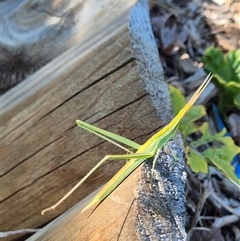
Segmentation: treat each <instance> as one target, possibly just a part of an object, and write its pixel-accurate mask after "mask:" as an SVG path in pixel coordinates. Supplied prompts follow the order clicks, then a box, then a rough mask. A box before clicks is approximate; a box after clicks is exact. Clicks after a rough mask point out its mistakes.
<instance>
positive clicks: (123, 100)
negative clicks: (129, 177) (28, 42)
mask: <svg viewBox="0 0 240 241" xmlns="http://www.w3.org/2000/svg"><path fill="white" fill-rule="evenodd" d="M127 18H128V14H127V13H126V14H125V15H123V16H121V17H119V19H117V20H116V21H115V22H114V25H111V26H109V28H106V29H105V30H104V31H102V32H99V33H98V35H96V36H95V37H94V38H92V39H90V40H89V41H87V42H84V43H82V44H79V46H77V47H75V48H74V49H71V50H69V51H67V52H66V53H65V54H64V55H62V56H60V57H58V58H57V59H55V60H54V61H52V62H51V63H49V64H48V65H46V66H45V67H43V68H42V69H41V70H40V71H38V72H37V73H35V74H34V75H32V76H31V77H30V78H28V79H27V80H25V81H24V83H22V84H20V85H19V86H17V87H16V88H15V89H13V90H12V91H9V92H8V93H6V94H5V95H4V96H3V100H4V101H3V115H2V124H3V132H2V137H3V139H2V163H1V164H2V168H1V175H2V180H1V182H2V195H1V201H2V202H3V204H2V205H3V207H4V208H3V209H2V213H1V215H2V218H3V220H4V223H3V225H2V230H3V231H7V230H14V229H21V228H26V227H30V228H35V227H39V226H42V225H43V224H44V223H47V222H49V221H50V220H52V219H53V218H55V217H57V216H58V215H59V214H60V213H62V212H64V211H65V210H67V209H68V208H69V207H71V206H72V205H73V204H75V203H76V202H77V201H79V200H81V199H82V198H83V197H85V196H86V195H88V194H89V193H91V192H92V191H93V190H94V189H96V188H98V187H99V186H101V185H102V184H103V183H105V182H106V181H107V180H109V179H110V177H111V176H112V175H113V174H114V173H115V172H116V170H117V169H119V167H120V166H121V165H122V164H123V163H122V162H119V161H116V162H110V163H109V164H107V165H104V167H103V168H101V169H100V170H99V171H97V172H96V173H95V174H94V175H93V176H92V178H91V179H90V180H89V181H88V182H86V183H85V184H84V185H83V186H82V188H81V189H79V190H78V191H77V192H76V193H75V194H74V195H73V196H72V197H71V198H70V199H68V200H67V201H66V202H65V203H63V205H61V206H60V207H59V208H58V209H57V210H56V211H54V212H51V213H49V214H47V215H45V216H41V215H40V212H41V210H42V209H44V208H46V207H48V206H50V205H52V204H53V203H54V202H55V201H56V200H58V199H59V198H60V197H61V196H62V195H64V194H65V193H66V192H67V191H68V190H69V189H70V188H71V187H72V186H73V185H74V184H75V183H76V182H77V181H78V180H79V179H81V177H83V176H84V175H85V174H86V173H87V172H88V171H89V169H90V168H91V167H93V166H94V165H95V164H96V163H97V162H98V161H99V160H100V159H101V158H102V157H103V156H104V155H105V154H110V153H112V154H114V153H119V150H117V149H116V148H115V147H114V146H112V145H110V144H109V143H105V142H103V141H102V140H101V139H100V140H99V138H98V137H95V136H91V134H89V133H86V132H85V131H83V130H80V129H79V128H78V127H76V125H75V120H76V119H77V118H79V119H82V120H85V121H88V122H89V123H94V124H96V125H98V126H100V127H101V128H104V129H108V130H109V131H113V132H116V133H118V134H120V135H124V136H126V137H128V138H130V139H133V140H136V141H138V142H140V143H141V142H142V141H143V140H146V138H147V137H148V136H149V135H150V134H151V133H152V131H154V130H156V129H158V128H159V126H160V123H159V121H158V118H157V115H156V113H155V111H154V108H153V107H152V105H151V103H150V100H149V97H148V96H147V94H146V91H145V90H144V85H143V83H142V81H141V79H140V77H139V74H138V70H137V67H136V63H135V61H134V59H133V56H132V54H131V51H130V41H129V36H128V28H127V24H128V21H127ZM35 84H36V85H38V84H39V85H40V87H39V88H36V87H35V86H34V85H35ZM28 86H29V88H27V87H28ZM26 90H28V93H27V94H26V95H23V94H20V93H23V92H24V91H26ZM15 93H16V95H15ZM17 97H18V98H17ZM14 98H17V100H16V101H14ZM120 152H121V151H120ZM99 153H101V154H99ZM14 180H15V181H14ZM19 205H20V206H19Z"/></svg>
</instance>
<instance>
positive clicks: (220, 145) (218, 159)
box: [191, 122, 240, 185]
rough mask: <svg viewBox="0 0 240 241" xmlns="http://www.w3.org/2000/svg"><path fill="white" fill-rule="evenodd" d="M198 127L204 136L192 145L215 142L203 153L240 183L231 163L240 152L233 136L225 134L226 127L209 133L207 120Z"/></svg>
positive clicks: (213, 163) (223, 171) (230, 177)
mask: <svg viewBox="0 0 240 241" xmlns="http://www.w3.org/2000/svg"><path fill="white" fill-rule="evenodd" d="M197 129H198V131H199V132H201V133H202V137H201V138H200V139H199V140H197V141H193V142H191V145H192V146H194V147H195V148H197V147H198V146H200V145H204V144H208V145H209V144H210V143H215V145H213V146H212V145H209V147H208V148H207V149H206V150H205V151H203V152H202V153H201V154H202V155H203V156H204V157H205V158H207V159H208V160H209V161H210V162H211V164H212V165H213V166H215V167H216V168H217V169H219V170H220V171H221V172H222V173H223V174H225V176H226V177H227V178H228V179H229V180H230V181H231V182H233V183H235V184H236V185H240V180H239V179H238V178H237V176H236V174H235V173H234V168H233V167H232V165H231V161H232V159H233V157H234V156H235V155H237V154H238V153H240V147H238V146H236V145H235V143H234V142H233V139H232V138H231V137H229V136H225V133H226V129H223V130H222V131H221V132H219V133H216V134H214V135H212V134H210V133H209V130H208V123H206V122H205V123H204V124H203V125H202V126H200V127H198V128H197ZM216 142H217V143H216Z"/></svg>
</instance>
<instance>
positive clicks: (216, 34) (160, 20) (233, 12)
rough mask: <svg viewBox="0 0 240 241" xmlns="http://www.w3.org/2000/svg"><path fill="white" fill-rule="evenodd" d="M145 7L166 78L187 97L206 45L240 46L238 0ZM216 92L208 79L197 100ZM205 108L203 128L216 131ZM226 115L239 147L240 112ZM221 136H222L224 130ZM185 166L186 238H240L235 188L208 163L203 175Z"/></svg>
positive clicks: (199, 77)
mask: <svg viewBox="0 0 240 241" xmlns="http://www.w3.org/2000/svg"><path fill="white" fill-rule="evenodd" d="M150 9H151V13H150V14H151V23H152V29H153V32H154V35H155V39H156V43H157V47H158V49H159V52H160V59H161V63H162V66H163V68H164V72H165V78H166V81H167V82H169V83H171V84H173V85H175V86H177V88H179V89H180V90H181V91H182V92H183V93H184V94H185V95H186V96H191V93H192V92H193V91H194V90H195V89H196V88H197V87H198V86H199V85H200V84H201V82H202V81H203V80H204V78H205V77H206V73H205V72H204V70H203V63H202V57H203V54H204V52H205V50H206V49H207V47H209V46H215V47H218V48H220V49H221V50H222V51H223V52H224V53H226V52H228V51H230V50H233V49H239V48H240V17H239V12H240V4H239V1H238V0H232V1H231V0H228V1H227V0H226V1H221V0H215V1H180V0H179V1H177V0H175V1H174V0H165V1H163V0H155V1H153V2H151V3H150ZM217 95H218V91H217V89H216V88H215V86H214V85H213V84H210V85H209V86H208V87H207V89H206V91H205V92H204V93H203V95H202V98H199V101H198V104H203V105H205V106H206V108H208V107H209V106H210V105H211V104H212V103H213V102H215V101H216V100H217ZM187 98H188V97H187ZM207 113H208V115H207V117H205V120H207V122H208V126H209V127H208V129H209V130H210V132H211V133H212V135H213V136H214V135H215V136H216V135H218V134H216V133H218V132H219V130H218V128H217V127H216V125H215V123H214V119H213V115H212V113H211V111H209V110H208V111H207ZM226 120H227V121H226V125H227V127H228V131H229V132H230V133H231V136H232V139H233V140H234V141H235V144H236V145H238V146H240V112H239V111H238V110H233V111H231V112H230V113H229V114H228V116H227V118H226ZM205 127H206V125H205ZM205 127H204V128H205ZM205 131H206V130H205ZM221 138H222V139H221V140H224V139H223V135H221ZM207 154H208V153H207ZM219 155H220V154H219V153H218V158H219ZM223 165H224V164H223ZM186 171H187V174H188V179H187V183H186V209H187V223H186V231H187V232H188V240H196V241H198V240H209V241H213V240H218V241H221V240H227V241H228V240H229V241H230V240H231V241H232V240H240V190H239V188H238V187H237V186H235V185H233V184H232V183H231V182H230V181H229V180H228V179H227V178H226V177H225V176H223V175H222V173H221V172H219V171H218V170H217V169H214V168H212V167H209V170H208V173H207V174H204V173H200V174H196V173H193V172H192V170H191V169H190V168H189V167H188V166H187V167H186Z"/></svg>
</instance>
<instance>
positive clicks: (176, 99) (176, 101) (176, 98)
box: [168, 85, 186, 116]
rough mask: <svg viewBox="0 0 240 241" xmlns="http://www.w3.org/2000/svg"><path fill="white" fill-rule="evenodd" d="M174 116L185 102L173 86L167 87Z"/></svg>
mask: <svg viewBox="0 0 240 241" xmlns="http://www.w3.org/2000/svg"><path fill="white" fill-rule="evenodd" d="M168 88H169V91H170V97H171V101H172V108H173V113H174V116H176V115H177V114H178V112H179V111H180V110H181V109H182V108H183V107H184V106H185V104H186V100H185V98H184V96H183V95H182V93H181V91H180V90H179V89H177V88H176V87H174V86H173V85H168Z"/></svg>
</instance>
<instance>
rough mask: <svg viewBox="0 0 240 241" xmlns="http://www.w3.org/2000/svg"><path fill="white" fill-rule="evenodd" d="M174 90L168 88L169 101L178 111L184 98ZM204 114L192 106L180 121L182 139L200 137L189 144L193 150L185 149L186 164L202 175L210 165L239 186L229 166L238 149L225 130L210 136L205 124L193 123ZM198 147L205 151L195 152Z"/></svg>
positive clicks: (201, 110) (239, 183)
mask: <svg viewBox="0 0 240 241" xmlns="http://www.w3.org/2000/svg"><path fill="white" fill-rule="evenodd" d="M175 89H176V88H175V87H171V88H170V91H171V100H172V106H173V109H177V110H178V108H181V106H180V107H179V103H180V104H181V103H183V98H184V97H183V96H182V94H181V92H180V91H179V90H178V91H176V90H175ZM173 96H174V98H173ZM178 100H179V101H178ZM205 114H206V112H205V109H204V107H203V106H193V107H192V108H191V109H190V110H189V112H188V113H187V115H186V116H185V117H184V118H183V120H182V121H181V125H180V127H179V130H180V132H181V134H182V135H183V138H184V139H185V138H186V137H187V136H188V135H189V134H192V133H195V132H198V133H201V135H202V136H201V137H200V138H199V139H198V140H196V141H192V142H191V143H190V145H191V146H192V147H193V148H190V147H186V158H187V163H188V165H189V166H190V167H191V169H192V170H193V171H194V172H203V173H206V172H207V171H208V164H210V165H212V166H214V167H216V168H217V169H219V170H220V171H221V172H222V173H223V174H224V175H225V176H226V177H227V178H228V179H229V180H230V181H232V182H233V183H235V184H236V185H240V180H239V179H238V178H237V176H236V174H235V173H234V168H233V167H232V165H231V161H232V159H233V157H234V156H235V155H236V154H238V153H240V147H238V146H236V145H235V143H234V142H233V140H232V138H231V137H229V136H225V133H226V130H225V129H223V130H222V131H221V132H219V133H216V134H210V132H209V129H208V123H207V122H204V123H203V124H202V125H200V126H199V125H197V124H196V123H195V121H196V120H198V119H200V118H202V117H203V116H204V115H205ZM200 146H204V147H206V148H207V149H205V151H203V152H201V153H200V152H198V151H196V150H197V148H198V147H200ZM195 149H196V150H195ZM207 161H208V162H207Z"/></svg>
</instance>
